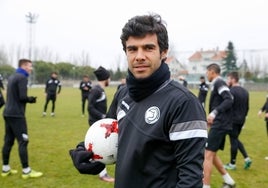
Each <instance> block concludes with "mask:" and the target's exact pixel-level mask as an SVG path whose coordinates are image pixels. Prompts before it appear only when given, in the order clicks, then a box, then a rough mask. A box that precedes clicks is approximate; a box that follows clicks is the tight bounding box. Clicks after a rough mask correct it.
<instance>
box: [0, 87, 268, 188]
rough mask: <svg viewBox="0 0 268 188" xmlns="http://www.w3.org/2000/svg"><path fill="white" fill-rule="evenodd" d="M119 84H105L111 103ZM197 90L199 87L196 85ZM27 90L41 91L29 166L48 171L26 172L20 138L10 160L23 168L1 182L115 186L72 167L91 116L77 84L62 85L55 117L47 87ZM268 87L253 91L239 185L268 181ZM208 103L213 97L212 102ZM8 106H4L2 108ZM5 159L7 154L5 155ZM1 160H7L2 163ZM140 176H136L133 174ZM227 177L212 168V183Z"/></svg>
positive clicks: (37, 186) (34, 107) (32, 111)
mask: <svg viewBox="0 0 268 188" xmlns="http://www.w3.org/2000/svg"><path fill="white" fill-rule="evenodd" d="M115 90H116V87H108V88H106V93H107V95H108V104H110V103H111V100H112V97H113V94H114V92H115ZM193 93H195V94H196V93H197V91H196V90H193ZM28 95H33V96H37V103H36V104H28V105H27V109H26V117H27V122H28V134H29V138H30V142H29V145H28V151H29V163H30V166H31V167H32V168H33V169H34V170H37V171H42V172H43V173H44V175H43V177H41V178H37V179H27V180H24V179H22V178H21V165H20V161H19V157H18V149H17V143H15V145H14V146H13V149H12V152H11V158H10V165H11V167H12V168H13V169H17V170H19V173H18V174H15V175H11V176H8V177H6V178H3V177H0V187H1V188H13V187H14V188H18V187H19V188H24V187H25V188H26V187H31V188H78V187H79V188H84V187H85V188H89V187H90V188H112V187H113V183H106V182H102V181H100V180H99V178H98V175H96V176H93V175H81V174H79V173H78V171H77V170H76V169H75V168H74V167H73V164H72V161H71V158H70V156H69V149H72V148H74V147H75V146H76V144H77V143H78V142H79V141H82V140H84V136H85V134H86V131H87V129H88V128H89V126H88V123H87V116H86V117H81V96H80V90H79V89H78V88H65V87H63V88H62V92H61V93H60V95H58V98H57V101H56V110H55V114H56V116H55V117H50V111H51V103H49V105H48V110H47V116H46V117H42V112H43V105H44V102H45V96H44V89H43V88H29V90H28ZM265 97H266V92H250V111H249V114H248V117H247V121H246V124H245V126H244V128H243V131H242V133H241V135H240V140H241V141H242V142H243V143H244V145H245V147H246V149H247V151H248V153H249V155H250V157H251V158H252V160H253V163H252V166H251V167H250V169H248V170H244V169H243V164H244V160H243V157H242V155H241V153H238V156H237V164H236V165H237V169H236V170H235V171H229V173H230V174H231V176H232V177H233V178H234V179H235V181H236V183H237V188H253V187H254V188H255V187H259V188H266V187H268V178H267V177H268V170H267V169H268V161H266V160H264V157H265V156H268V147H267V145H268V137H267V134H266V127H265V121H264V119H263V118H258V117H257V113H258V111H259V109H260V108H261V106H262V105H263V103H264V101H265ZM207 101H208V100H207ZM207 103H208V102H207ZM2 111H3V108H2V109H1V110H0V113H1V114H2ZM3 137H4V121H3V118H2V117H1V118H0V147H1V149H2V145H3ZM229 145H230V144H229V139H226V144H225V150H224V151H219V152H218V155H219V156H220V157H221V159H222V161H223V163H227V162H229V158H230V157H229V156H230V151H229ZM0 159H1V162H2V155H0ZM1 164H2V163H1ZM114 167H115V165H108V166H107V169H108V172H109V174H110V175H112V176H113V175H114ZM133 178H134V179H135V177H133ZM221 185H222V178H221V176H220V174H219V173H218V172H217V171H216V169H213V174H212V183H211V186H212V188H214V187H215V188H217V187H221Z"/></svg>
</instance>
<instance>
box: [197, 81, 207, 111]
mask: <svg viewBox="0 0 268 188" xmlns="http://www.w3.org/2000/svg"><path fill="white" fill-rule="evenodd" d="M200 82H201V83H200V84H199V93H198V99H199V101H200V103H201V104H202V106H203V107H204V108H205V107H206V98H207V94H208V89H209V86H208V84H207V83H206V79H205V77H204V76H200Z"/></svg>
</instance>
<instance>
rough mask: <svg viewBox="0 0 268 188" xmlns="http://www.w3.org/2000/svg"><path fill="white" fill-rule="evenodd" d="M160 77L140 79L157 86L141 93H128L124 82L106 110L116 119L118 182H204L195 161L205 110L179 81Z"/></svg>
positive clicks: (169, 186) (132, 187)
mask: <svg viewBox="0 0 268 188" xmlns="http://www.w3.org/2000/svg"><path fill="white" fill-rule="evenodd" d="M163 66H166V65H165V63H163ZM149 79H150V78H149ZM163 81H164V82H163V83H162V84H161V85H159V86H157V84H154V82H147V81H144V84H145V83H146V82H147V83H150V84H151V85H152V87H157V88H158V89H157V90H156V91H155V92H153V93H152V92H150V91H148V90H146V89H145V88H146V87H148V85H144V90H145V92H149V93H150V96H149V97H146V98H144V99H143V98H142V99H138V98H139V97H140V96H137V98H136V97H134V98H133V96H132V97H130V95H129V94H128V92H129V91H130V90H129V89H130V88H127V87H124V88H122V89H120V90H119V91H118V93H117V94H116V95H115V99H114V103H115V104H112V105H111V107H110V111H109V113H108V115H107V116H108V117H109V116H111V117H113V118H117V119H118V121H119V123H118V125H119V130H120V132H119V145H118V155H117V158H118V161H117V162H116V174H115V177H116V178H115V181H116V182H115V187H116V188H124V187H129V188H136V187H141V188H143V187H144V188H147V187H153V188H161V187H163V188H174V187H200V188H201V187H202V181H200V178H201V179H202V173H203V169H202V165H201V166H199V165H197V164H202V161H203V154H202V153H203V152H204V150H202V149H201V148H202V147H203V146H204V143H205V141H206V139H205V138H206V137H207V131H206V120H205V113H204V110H203V108H202V106H201V105H200V103H199V102H198V100H197V98H196V97H195V96H193V94H192V93H190V92H189V91H188V90H187V89H186V88H185V87H183V86H182V85H181V84H179V83H177V82H175V81H173V80H169V79H167V80H163ZM129 82H131V81H129V80H128V82H127V83H128V84H129ZM141 83H142V82H140V84H141ZM137 84H138V83H137ZM133 87H139V86H138V85H136V83H134V85H133ZM153 90H155V88H154V89H153ZM112 111H117V112H116V114H117V115H116V117H114V116H112V115H111V114H113V113H112ZM110 113H111V114H110ZM191 148H196V149H191ZM190 169H191V171H194V172H196V173H189V171H188V170H190ZM198 174H199V175H198ZM184 177H185V178H184ZM186 177H187V178H186Z"/></svg>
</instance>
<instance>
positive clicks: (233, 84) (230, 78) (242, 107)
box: [224, 72, 252, 170]
mask: <svg viewBox="0 0 268 188" xmlns="http://www.w3.org/2000/svg"><path fill="white" fill-rule="evenodd" d="M227 84H228V86H229V87H230V92H231V93H232V95H233V97H234V100H233V106H232V112H233V113H232V125H233V126H232V130H231V131H230V132H229V133H228V134H229V137H230V144H231V148H230V150H231V152H230V154H231V157H230V163H228V164H226V165H224V167H225V168H226V169H229V170H234V169H235V168H236V166H235V164H236V156H237V151H238V149H239V150H240V152H241V153H242V155H243V157H244V159H245V162H244V169H248V168H249V167H250V165H251V162H252V161H251V159H250V158H249V156H248V154H247V152H246V149H245V147H244V145H243V143H242V142H241V141H240V140H239V138H238V137H239V135H240V133H241V130H242V127H243V126H244V123H245V121H246V117H247V114H248V110H249V93H248V91H247V90H246V89H245V88H243V87H241V86H240V85H239V76H238V72H230V73H229V74H228V75H227Z"/></svg>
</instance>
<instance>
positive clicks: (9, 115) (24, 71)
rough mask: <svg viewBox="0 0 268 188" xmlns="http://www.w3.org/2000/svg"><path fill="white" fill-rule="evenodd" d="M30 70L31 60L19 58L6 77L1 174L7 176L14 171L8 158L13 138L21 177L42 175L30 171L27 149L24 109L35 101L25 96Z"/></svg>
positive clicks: (33, 98) (34, 98) (31, 97)
mask: <svg viewBox="0 0 268 188" xmlns="http://www.w3.org/2000/svg"><path fill="white" fill-rule="evenodd" d="M31 70H32V62H31V61H30V60H27V59H20V60H19V68H18V69H16V73H14V74H12V75H11V76H10V77H9V78H8V85H7V98H6V105H5V109H4V112H3V116H4V120H5V138H4V146H3V150H2V156H3V158H2V159H3V168H2V174H1V175H2V176H7V175H10V174H12V173H15V172H16V171H14V170H12V169H11V168H10V166H9V158H10V152H11V149H12V146H13V145H14V141H15V139H16V140H17V141H18V152H19V157H20V162H21V166H22V168H23V169H22V171H23V174H22V177H23V178H28V177H32V175H33V174H34V175H35V177H40V176H42V173H41V172H36V171H32V169H31V168H30V167H29V161H28V150H27V146H28V143H29V137H28V130H27V122H26V118H25V109H26V104H27V103H35V102H36V97H33V96H27V90H28V89H27V84H28V76H29V74H30V73H31Z"/></svg>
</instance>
